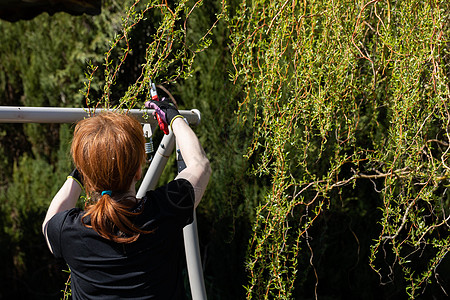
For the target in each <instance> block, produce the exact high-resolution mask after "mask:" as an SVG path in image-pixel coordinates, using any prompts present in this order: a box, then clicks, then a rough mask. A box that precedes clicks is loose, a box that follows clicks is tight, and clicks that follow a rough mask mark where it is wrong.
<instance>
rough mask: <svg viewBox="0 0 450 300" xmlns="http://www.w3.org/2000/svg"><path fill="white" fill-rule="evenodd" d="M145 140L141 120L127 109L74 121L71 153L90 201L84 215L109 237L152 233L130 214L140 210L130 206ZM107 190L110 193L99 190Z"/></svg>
mask: <svg viewBox="0 0 450 300" xmlns="http://www.w3.org/2000/svg"><path fill="white" fill-rule="evenodd" d="M144 144H145V139H144V135H143V131H142V126H141V124H140V123H139V122H138V121H137V120H136V119H134V118H133V117H131V116H128V115H125V114H120V113H113V112H104V113H101V114H99V115H96V116H94V117H91V118H87V119H84V120H82V121H80V122H78V124H77V125H76V127H75V131H74V136H73V140H72V146H71V153H72V157H73V161H74V163H75V166H76V167H77V169H78V171H79V172H80V173H81V175H82V178H83V184H84V187H85V190H86V194H87V196H88V198H89V199H90V200H91V202H92V204H90V205H88V206H87V207H86V213H85V215H84V216H83V218H82V221H83V224H85V226H88V227H92V228H93V229H94V230H95V231H96V232H97V233H98V234H100V235H101V236H102V237H104V238H106V239H109V240H113V241H115V242H119V243H131V242H134V241H135V240H137V238H138V237H139V235H140V234H141V233H148V231H144V230H141V229H140V228H137V227H136V226H135V225H134V224H133V222H131V221H130V219H129V217H130V216H134V215H137V214H139V213H136V212H132V211H131V209H132V208H133V206H135V205H136V197H135V196H134V195H131V194H130V192H129V190H130V186H131V184H132V183H133V180H134V178H135V176H136V174H137V173H138V171H139V170H140V168H141V166H142V164H143V162H144V160H145V150H144ZM106 190H109V191H112V194H111V195H108V194H104V195H101V193H102V191H106ZM87 217H89V219H90V225H89V224H87V223H85V222H86V218H87Z"/></svg>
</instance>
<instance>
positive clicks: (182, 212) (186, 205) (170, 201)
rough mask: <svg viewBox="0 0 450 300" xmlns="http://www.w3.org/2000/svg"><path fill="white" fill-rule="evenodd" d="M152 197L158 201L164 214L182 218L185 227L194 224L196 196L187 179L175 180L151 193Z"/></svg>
mask: <svg viewBox="0 0 450 300" xmlns="http://www.w3.org/2000/svg"><path fill="white" fill-rule="evenodd" d="M150 197H151V198H152V199H155V200H156V201H158V203H159V207H160V208H161V209H162V210H163V211H164V214H166V215H174V216H179V217H181V218H182V219H184V221H183V223H184V225H186V224H189V223H192V221H193V210H194V201H195V195H194V188H193V187H192V184H191V183H190V182H189V181H187V180H186V179H177V180H173V181H171V182H169V183H168V184H166V185H164V186H162V187H159V188H158V189H156V190H155V191H153V192H151V195H150Z"/></svg>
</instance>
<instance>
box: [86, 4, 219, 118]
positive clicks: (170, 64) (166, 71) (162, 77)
mask: <svg viewBox="0 0 450 300" xmlns="http://www.w3.org/2000/svg"><path fill="white" fill-rule="evenodd" d="M202 3H203V1H202V0H198V1H189V0H181V1H177V2H176V3H174V4H171V5H169V4H168V3H167V2H166V1H163V2H161V1H140V0H136V2H135V3H134V4H133V5H132V6H131V7H130V8H129V9H128V12H127V14H126V17H125V18H124V19H123V24H122V31H121V33H120V34H118V35H116V36H115V38H114V40H113V41H112V42H111V48H110V49H109V51H108V52H107V53H106V56H105V63H104V66H103V67H104V73H103V75H101V76H100V77H101V81H102V82H104V84H103V91H102V93H101V97H100V99H95V100H93V99H91V98H90V97H89V91H90V88H91V83H92V82H93V81H95V78H94V73H95V72H97V71H98V66H91V68H90V72H89V74H88V75H87V82H86V84H85V87H86V88H85V91H84V95H85V99H86V105H87V106H88V107H90V108H91V107H98V106H105V107H111V106H113V107H115V108H118V109H130V108H132V107H134V106H135V105H136V102H137V101H139V100H140V97H146V98H147V97H148V96H149V91H150V89H149V88H150V82H151V81H153V82H158V83H160V84H170V83H175V82H176V81H177V80H178V79H186V78H188V77H189V76H190V74H191V72H192V69H191V67H192V64H193V62H194V59H195V56H196V55H197V54H198V53H200V52H202V51H204V50H205V49H207V48H208V47H209V46H210V44H211V41H210V39H209V37H208V36H209V35H210V34H211V31H212V29H213V28H214V27H215V26H216V24H217V22H218V21H219V20H220V19H221V18H222V17H223V16H224V10H225V2H224V1H223V2H222V11H220V12H218V13H217V19H216V21H215V22H214V23H213V24H211V27H209V28H205V32H204V35H203V36H202V37H200V38H198V39H196V38H192V37H191V35H189V17H190V16H191V15H192V14H193V13H194V12H195V11H196V9H198V8H199V7H200V6H201V5H202ZM147 19H150V20H151V21H152V22H151V23H152V28H151V32H152V33H151V34H148V35H147V36H143V37H139V38H140V39H142V41H141V43H142V44H144V43H145V45H146V50H145V57H144V62H143V64H142V65H141V66H140V69H141V74H140V76H139V77H138V78H137V79H136V81H135V82H134V83H132V84H130V85H128V88H127V91H126V92H125V94H124V95H122V96H121V98H120V100H119V101H118V103H114V104H113V103H111V93H113V90H114V87H115V85H116V84H117V79H118V77H119V74H120V72H121V70H122V68H123V65H124V63H125V62H126V60H127V58H128V56H129V55H130V54H131V53H132V52H133V49H132V48H131V45H130V39H131V37H130V36H131V34H132V33H133V30H134V29H135V28H136V27H137V25H138V24H139V23H142V22H143V21H145V20H147Z"/></svg>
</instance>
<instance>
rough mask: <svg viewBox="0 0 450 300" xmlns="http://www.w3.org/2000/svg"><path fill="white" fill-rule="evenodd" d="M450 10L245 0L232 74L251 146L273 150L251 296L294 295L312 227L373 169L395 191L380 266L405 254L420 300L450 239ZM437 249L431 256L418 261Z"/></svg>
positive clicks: (378, 254) (385, 199) (385, 200)
mask: <svg viewBox="0 0 450 300" xmlns="http://www.w3.org/2000/svg"><path fill="white" fill-rule="evenodd" d="M449 12H450V11H449V7H448V4H444V3H441V4H439V3H437V2H432V3H429V2H421V1H415V2H414V4H413V5H412V4H411V3H406V2H402V1H390V2H379V1H371V2H368V3H363V2H355V3H349V2H346V1H337V2H336V1H333V2H330V1H314V2H311V3H309V2H308V3H307V2H292V3H291V2H289V1H286V2H284V3H280V2H273V1H272V2H269V1H253V2H252V4H251V5H250V4H247V3H246V2H243V3H242V4H241V7H240V10H239V11H238V13H237V14H236V17H235V18H234V19H233V21H232V24H231V27H232V36H231V39H232V42H233V46H234V47H233V49H232V57H233V63H234V66H235V72H234V74H233V77H232V79H233V80H234V81H235V82H239V83H240V84H242V85H243V87H244V91H245V93H246V97H245V99H244V100H243V101H242V102H241V103H240V106H241V108H240V110H239V116H240V117H241V118H242V119H243V120H244V121H246V120H249V122H251V124H252V126H253V128H254V129H255V132H254V136H253V142H252V145H251V146H250V147H249V149H248V156H249V157H252V156H254V155H255V151H257V150H258V149H263V151H264V153H263V155H261V156H259V157H258V158H256V165H255V167H256V168H255V174H264V175H270V176H271V181H272V189H271V191H270V192H269V194H268V195H267V197H266V199H265V200H264V201H262V202H261V204H260V205H259V207H258V208H257V216H258V218H257V220H256V221H255V224H254V227H253V232H254V236H253V239H252V241H251V244H250V258H249V261H248V269H249V272H250V275H249V279H250V281H249V284H248V287H247V291H248V292H247V297H248V298H253V297H261V296H262V295H264V297H265V298H273V297H276V298H278V299H289V298H291V297H292V287H293V282H294V280H295V278H296V276H297V271H298V270H297V268H295V267H294V268H291V267H290V266H296V265H297V264H298V263H299V262H301V261H302V257H303V256H304V255H306V253H304V252H303V253H300V251H301V249H302V247H301V245H306V246H309V242H308V239H309V237H308V231H309V230H310V228H311V226H313V224H315V223H316V222H317V220H319V219H320V218H321V215H322V214H323V212H324V211H325V210H327V209H329V208H330V207H332V208H333V207H334V208H336V206H335V204H334V202H337V201H339V202H341V201H343V202H344V205H346V204H345V203H346V202H348V201H349V200H350V199H342V197H341V196H339V195H342V192H343V190H345V189H351V188H352V186H354V185H355V184H356V182H357V181H360V180H371V181H374V180H377V183H376V184H375V189H374V190H373V192H372V193H375V194H377V193H378V194H379V196H378V199H379V201H381V205H380V209H381V210H382V217H381V218H380V220H379V222H380V223H381V230H380V232H379V236H378V238H376V240H375V242H374V244H373V246H372V251H371V254H370V264H371V266H372V268H373V269H374V270H376V272H378V273H379V275H380V277H381V278H382V280H384V279H385V277H386V278H387V277H389V275H385V274H384V271H383V269H384V268H382V267H381V265H382V264H381V263H380V262H378V259H381V260H383V255H384V254H383V253H384V252H386V251H392V254H393V258H392V261H391V262H389V268H391V270H397V269H398V268H400V270H401V272H403V274H404V277H405V280H406V281H407V282H409V283H408V288H407V292H408V294H409V296H410V297H411V298H414V297H416V296H417V294H418V293H420V292H421V291H422V290H423V289H424V288H425V287H426V284H427V282H428V281H430V280H432V278H433V274H435V273H436V268H437V266H438V262H440V261H441V260H442V259H443V258H444V256H445V255H446V254H447V253H448V247H449V244H448V241H447V238H448V233H447V231H448V230H447V225H446V221H447V219H446V215H448V206H447V205H445V204H444V203H447V202H448V200H447V199H448V196H447V195H446V189H445V186H446V185H447V184H448V179H447V177H448V170H449V169H448V166H447V165H448V155H447V152H448V128H447V125H448V119H449V113H448V108H447V100H448V99H449V89H448V72H449V70H448V48H447V47H446V44H445V43H446V41H447V40H448V22H447V21H446V20H448V16H449ZM336 192H337V194H336ZM359 201H364V199H359ZM436 207H439V208H440V209H439V210H436ZM361 213H363V212H361ZM294 222H299V223H297V224H296V225H295V226H293V223H294ZM374 225H375V224H374ZM424 248H427V249H428V252H427V253H428V255H429V257H428V258H427V259H429V260H430V264H429V265H428V266H427V267H425V268H424V271H423V272H420V273H418V272H415V271H412V270H411V268H412V262H411V260H410V259H409V258H410V256H412V255H413V254H414V253H416V252H417V251H419V250H420V249H424ZM310 255H311V259H312V257H313V252H312V250H311V254H310ZM416 259H417V260H420V258H419V257H417V258H416ZM311 261H312V260H311ZM387 270H389V269H387ZM317 283H318V284H320V282H319V281H318V282H317Z"/></svg>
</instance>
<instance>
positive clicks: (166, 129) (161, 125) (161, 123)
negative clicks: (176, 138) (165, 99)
mask: <svg viewBox="0 0 450 300" xmlns="http://www.w3.org/2000/svg"><path fill="white" fill-rule="evenodd" d="M156 119H157V120H158V124H159V129H161V130H162V131H163V132H164V134H169V126H167V124H166V123H164V121H163V120H161V117H160V116H159V115H158V114H156Z"/></svg>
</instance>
